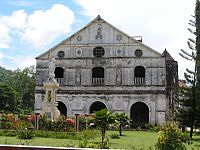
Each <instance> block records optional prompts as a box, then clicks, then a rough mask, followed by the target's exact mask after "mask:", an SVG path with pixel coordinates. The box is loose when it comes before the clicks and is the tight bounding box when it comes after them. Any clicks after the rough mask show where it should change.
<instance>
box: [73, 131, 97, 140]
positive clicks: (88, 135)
mask: <svg viewBox="0 0 200 150" xmlns="http://www.w3.org/2000/svg"><path fill="white" fill-rule="evenodd" d="M99 135H100V133H99V131H97V130H85V131H82V132H79V133H77V139H78V140H84V139H86V140H89V139H94V138H95V137H97V136H99Z"/></svg>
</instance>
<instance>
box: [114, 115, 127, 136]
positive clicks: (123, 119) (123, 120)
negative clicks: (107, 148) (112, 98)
mask: <svg viewBox="0 0 200 150" xmlns="http://www.w3.org/2000/svg"><path fill="white" fill-rule="evenodd" d="M115 120H116V122H117V124H118V126H119V127H118V128H119V135H120V136H122V127H124V126H125V125H128V124H129V118H128V116H127V115H126V114H125V113H115Z"/></svg>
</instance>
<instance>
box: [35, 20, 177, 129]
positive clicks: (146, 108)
mask: <svg viewBox="0 0 200 150" xmlns="http://www.w3.org/2000/svg"><path fill="white" fill-rule="evenodd" d="M50 55H53V56H54V57H55V71H54V74H55V79H56V80H57V82H58V83H59V89H58V91H57V96H56V100H57V101H58V106H57V107H58V109H59V110H60V113H61V114H63V115H65V116H73V115H74V114H91V113H93V112H94V111H97V110H100V109H102V108H107V109H108V110H109V111H114V112H125V113H126V114H127V115H128V116H130V118H131V119H132V126H140V125H144V124H145V123H152V124H162V123H163V122H164V121H165V120H166V119H167V117H168V112H169V100H168V96H167V95H166V93H167V91H166V89H167V88H166V85H167V80H166V58H165V57H163V55H162V54H160V53H158V52H157V51H155V50H153V49H152V48H150V47H148V46H147V45H145V44H143V43H142V40H141V39H140V40H137V39H135V38H134V37H131V36H129V35H127V34H126V33H124V32H122V31H120V30H119V29H117V28H115V27H114V26H113V25H111V24H109V23H108V22H106V21H105V20H104V19H102V18H101V17H100V16H97V17H96V18H95V19H94V20H93V21H91V22H90V23H89V24H88V25H86V26H85V27H84V28H82V29H81V30H79V31H78V32H76V33H75V34H73V35H72V36H70V37H69V38H67V39H65V40H63V41H62V42H60V43H59V44H57V45H56V46H54V47H53V48H51V49H49V50H48V51H46V52H45V53H43V54H41V55H40V56H38V57H37V58H36V75H37V81H36V88H35V112H36V113H41V111H42V105H43V103H44V99H45V91H44V87H43V84H44V82H46V80H47V79H48V73H49V68H48V66H49V56H50ZM176 78H177V77H176ZM169 80H170V79H169Z"/></svg>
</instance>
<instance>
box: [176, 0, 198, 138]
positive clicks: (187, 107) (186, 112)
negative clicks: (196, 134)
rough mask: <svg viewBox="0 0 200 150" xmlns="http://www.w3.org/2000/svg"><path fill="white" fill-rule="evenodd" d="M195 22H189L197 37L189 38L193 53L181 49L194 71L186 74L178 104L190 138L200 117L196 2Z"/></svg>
mask: <svg viewBox="0 0 200 150" xmlns="http://www.w3.org/2000/svg"><path fill="white" fill-rule="evenodd" d="M193 17H194V19H195V21H193V20H189V25H190V26H192V28H194V29H191V28H188V30H189V31H190V32H191V33H192V34H193V35H194V36H195V37H196V40H194V39H192V38H188V42H187V43H188V47H189V49H190V50H191V52H188V51H185V50H183V49H181V53H180V55H181V56H182V57H183V58H185V59H186V60H188V61H192V62H194V65H195V67H194V70H190V69H188V68H187V69H186V73H184V76H185V80H186V83H187V87H182V88H181V89H180V95H179V98H178V103H179V104H180V105H181V107H180V108H178V109H177V114H178V117H179V121H180V122H181V123H182V124H185V125H188V126H189V127H190V138H192V134H193V128H194V125H196V126H199V122H200V117H199V112H200V75H199V74H200V22H199V17H200V2H199V0H197V1H196V8H195V16H193Z"/></svg>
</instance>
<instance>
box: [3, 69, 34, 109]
mask: <svg viewBox="0 0 200 150" xmlns="http://www.w3.org/2000/svg"><path fill="white" fill-rule="evenodd" d="M5 84H6V85H8V86H10V87H11V88H13V89H14V90H15V91H17V92H18V93H19V97H20V101H21V103H20V108H24V109H33V99H34V89H35V68H34V66H31V67H28V68H25V69H23V70H20V69H17V70H16V71H14V74H13V75H12V76H9V77H8V78H7V81H6V82H5Z"/></svg>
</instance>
